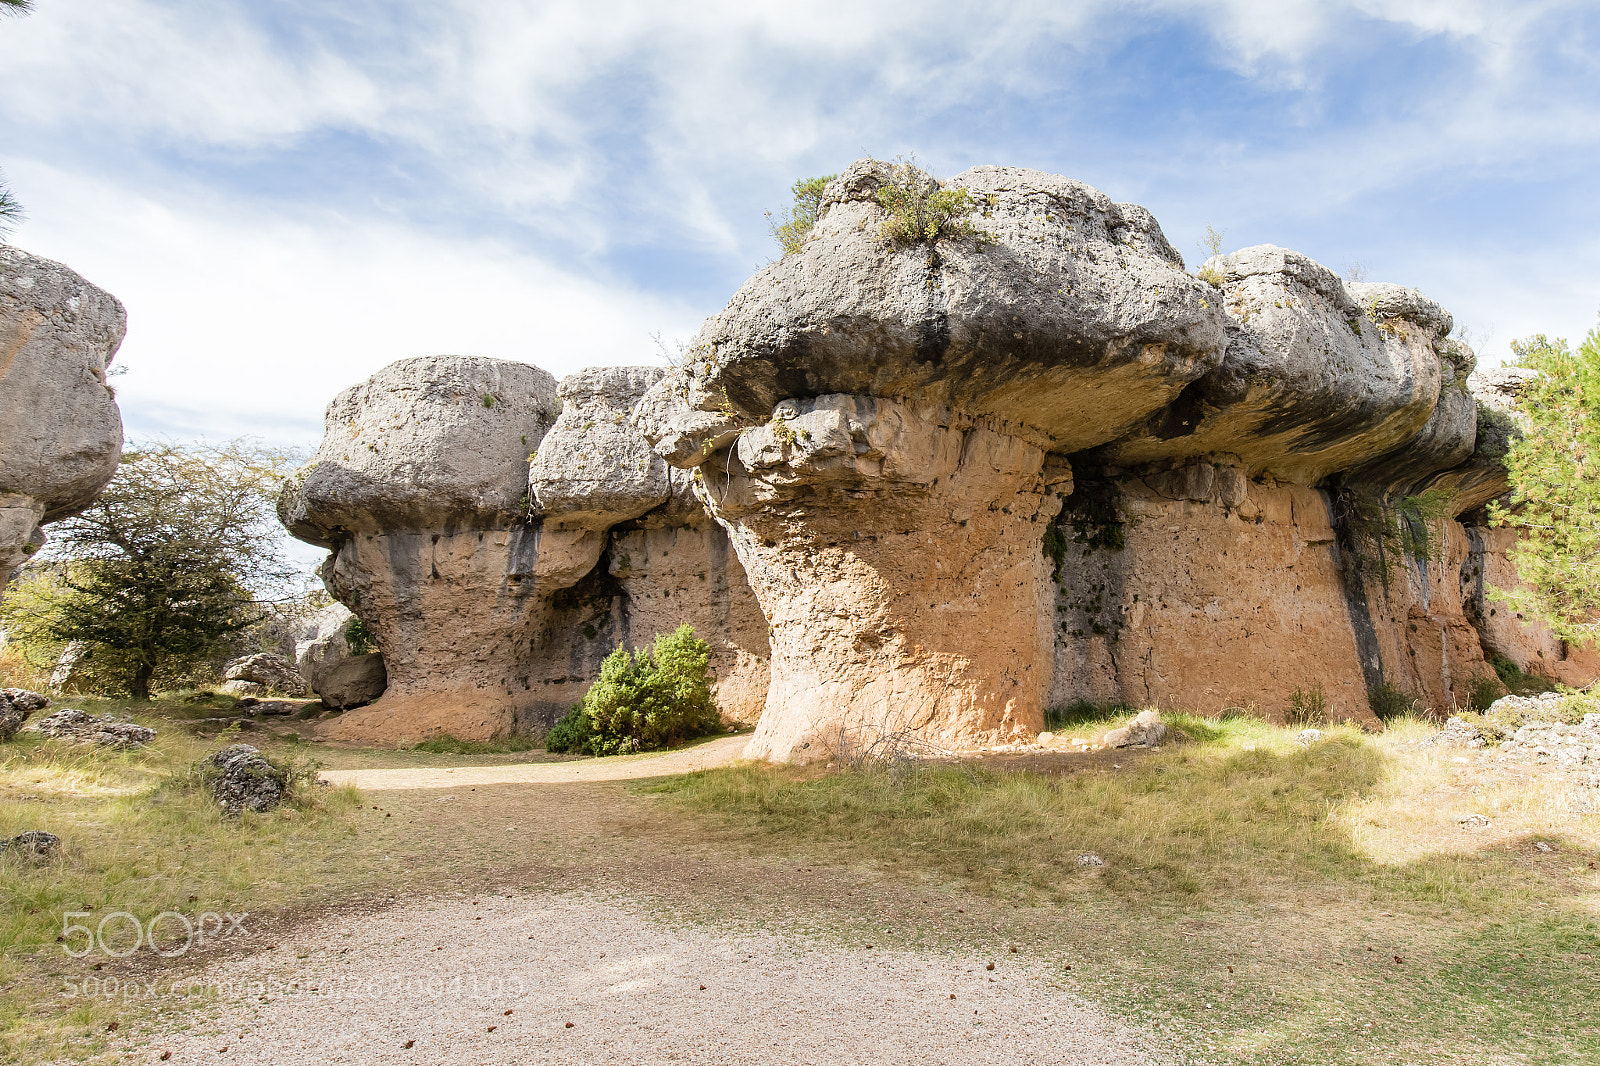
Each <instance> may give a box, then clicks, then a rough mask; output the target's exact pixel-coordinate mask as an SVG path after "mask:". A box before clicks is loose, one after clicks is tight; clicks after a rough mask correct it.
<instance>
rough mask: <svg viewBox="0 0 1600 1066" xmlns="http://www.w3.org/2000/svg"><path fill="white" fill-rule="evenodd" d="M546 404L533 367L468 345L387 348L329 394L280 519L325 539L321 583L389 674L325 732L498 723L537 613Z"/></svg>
mask: <svg viewBox="0 0 1600 1066" xmlns="http://www.w3.org/2000/svg"><path fill="white" fill-rule="evenodd" d="M555 407H556V382H555V379H554V378H553V377H551V376H550V375H549V374H548V373H546V372H545V371H543V370H540V369H539V368H538V367H535V366H530V365H528V364H526V363H513V362H507V361H505V360H499V359H483V358H476V357H469V356H429V357H425V358H417V359H402V360H400V361H399V362H396V363H391V364H390V365H389V366H386V367H384V368H383V369H382V370H380V371H378V372H377V373H376V374H374V375H373V376H372V377H371V378H369V379H368V380H367V381H365V382H362V383H361V384H360V385H356V386H354V387H352V388H349V389H346V390H344V391H343V392H341V393H340V394H339V395H338V396H337V397H335V398H334V400H333V402H332V403H331V404H329V405H328V411H327V416H326V419H325V421H326V432H325V434H324V436H323V440H322V445H321V447H320V448H319V449H318V450H317V454H316V456H315V457H314V458H313V460H312V462H311V463H310V464H308V465H307V466H306V467H304V468H302V470H301V471H300V472H299V473H298V475H297V476H296V477H295V478H294V479H293V480H292V481H291V483H290V484H289V485H288V486H287V487H286V488H285V490H284V493H283V495H282V497H281V498H280V503H279V514H280V516H281V517H282V519H283V521H284V524H285V525H286V526H288V528H289V531H290V532H291V533H293V534H294V535H295V536H297V537H299V538H300V539H302V540H306V541H310V542H311V543H314V544H320V545H322V546H324V547H327V548H328V549H330V551H331V552H332V554H331V555H330V557H329V559H328V562H327V563H326V564H324V566H323V579H324V583H325V584H326V585H327V586H328V588H329V591H330V592H332V593H333V594H334V595H335V596H336V597H337V598H338V599H339V600H341V601H342V602H343V603H345V604H346V605H347V606H349V607H350V609H351V610H353V611H354V612H355V613H356V614H357V615H359V616H360V617H361V619H362V621H363V622H364V623H365V625H366V627H367V629H368V630H369V631H370V632H371V633H372V635H373V637H374V639H375V640H376V641H377V644H378V646H379V647H380V648H381V649H382V650H383V665H384V667H385V668H386V670H387V677H388V688H387V690H386V691H385V692H384V694H383V696H382V698H380V699H379V700H377V701H376V702H375V703H374V704H373V705H372V706H371V707H370V708H368V709H366V710H364V711H363V712H362V714H361V715H360V716H359V718H351V717H350V716H346V717H345V718H344V719H342V720H341V721H340V722H339V723H337V724H336V725H335V726H334V727H332V728H334V729H336V730H343V731H344V735H348V736H352V737H353V736H355V735H356V734H357V733H360V735H362V736H365V737H368V738H374V737H387V738H391V739H392V738H398V737H406V736H412V737H420V736H424V735H427V734H428V733H430V732H439V731H443V732H448V733H451V734H453V735H456V736H472V737H479V738H484V737H490V736H495V735H502V734H504V733H506V732H509V731H510V729H511V726H512V723H513V721H514V718H515V714H516V711H517V709H518V707H520V706H521V705H522V703H523V702H524V701H525V699H526V697H525V696H524V695H523V694H524V693H525V692H526V691H527V687H528V681H527V678H526V677H525V676H523V675H522V671H521V669H520V666H521V664H522V663H523V662H524V661H525V656H524V655H523V652H522V649H523V648H525V647H526V646H527V645H528V643H529V642H530V641H531V640H532V639H533V633H534V630H535V629H536V627H537V624H538V607H539V601H538V597H536V596H533V595H530V594H531V593H532V592H533V586H534V584H535V582H534V581H533V580H532V578H533V576H534V575H533V566H534V563H535V561H536V557H537V542H536V540H535V537H534V535H533V534H534V533H535V530H534V529H532V528H530V527H529V526H528V524H527V522H526V519H527V516H528V513H529V511H530V510H531V506H532V501H531V499H530V498H529V492H528V481H527V461H528V455H529V453H531V452H533V451H535V450H536V449H538V447H539V445H540V442H541V441H542V440H543V439H544V435H545V433H546V431H547V430H548V429H549V427H550V425H551V423H552V422H553V421H554V418H555V414H554V412H555ZM336 669H339V670H343V669H344V665H343V664H341V665H340V666H339V667H337V668H336ZM352 669H359V668H352ZM363 676H365V677H367V678H369V679H370V678H371V677H372V676H373V672H372V671H371V670H370V668H369V670H368V672H367V673H365V674H364V675H363ZM328 684H329V682H326V681H325V682H324V683H323V685H324V687H323V688H319V689H318V691H319V693H321V694H323V695H324V697H326V696H327V690H326V689H327V685H328ZM336 698H338V699H342V698H343V697H342V696H340V697H336Z"/></svg>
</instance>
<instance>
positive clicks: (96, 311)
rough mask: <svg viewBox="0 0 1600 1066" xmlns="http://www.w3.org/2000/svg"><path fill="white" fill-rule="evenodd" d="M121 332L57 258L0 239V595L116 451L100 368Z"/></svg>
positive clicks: (86, 499)
mask: <svg viewBox="0 0 1600 1066" xmlns="http://www.w3.org/2000/svg"><path fill="white" fill-rule="evenodd" d="M126 332H127V315H126V313H125V312H124V311H123V309H122V304H120V303H118V302H117V300H116V298H115V297H113V296H112V295H111V294H109V293H107V292H104V291H103V290H101V289H98V288H96V287H95V286H93V285H91V284H89V283H88V282H87V281H85V280H84V279H83V278H81V277H79V276H78V275H77V274H75V273H74V272H73V271H71V270H69V269H68V268H66V267H65V266H62V265H61V264H60V263H55V262H52V261H50V260H48V259H42V258H40V257H38V256H34V255H29V254H28V253H26V252H24V251H21V250H20V249H17V248H13V247H10V246H9V245H0V591H3V590H4V588H5V585H6V584H7V582H8V581H9V580H10V577H11V573H12V571H14V570H15V569H16V568H17V567H19V566H21V565H22V563H23V561H24V560H26V558H27V557H28V555H30V554H32V552H33V550H35V549H36V548H38V546H39V545H40V544H42V543H43V539H44V538H43V534H42V533H41V531H40V529H39V527H40V525H41V524H42V523H45V522H53V521H56V520H57V519H60V518H66V517H67V516H69V515H73V514H76V513H77V512H78V511H80V510H82V509H83V508H84V507H86V506H88V504H89V503H90V502H91V501H92V500H93V499H94V498H95V496H97V495H98V494H99V493H100V490H101V489H103V488H105V486H106V483H107V482H109V481H110V480H111V476H112V475H113V474H114V473H116V470H117V461H118V460H119V459H120V458H121V456H122V417H121V415H120V414H119V413H118V411H117V403H116V399H115V397H114V394H113V392H112V390H111V388H110V387H109V386H108V385H107V384H106V367H107V366H108V365H109V364H110V362H111V359H112V357H113V356H114V355H115V354H116V351H117V348H118V346H120V345H121V343H122V337H123V334H124V333H126Z"/></svg>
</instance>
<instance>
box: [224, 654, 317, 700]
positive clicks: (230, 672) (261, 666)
mask: <svg viewBox="0 0 1600 1066" xmlns="http://www.w3.org/2000/svg"><path fill="white" fill-rule="evenodd" d="M222 676H223V678H224V679H226V680H227V681H229V682H234V681H243V682H254V683H255V684H257V685H260V686H262V688H263V690H264V691H266V692H278V693H282V694H283V695H285V696H303V695H305V693H306V691H307V689H306V679H305V678H304V677H302V676H301V674H300V670H299V668H298V667H296V666H295V664H294V661H293V660H291V659H288V658H285V657H284V656H282V655H278V654H276V653H274V652H270V651H263V652H257V653H255V654H254V655H245V656H242V657H240V658H238V659H234V660H233V661H231V662H229V663H228V664H227V665H226V666H224V667H223V668H222ZM224 687H225V688H226V686H224ZM261 694H262V693H260V692H249V693H240V695H250V696H259V695H261Z"/></svg>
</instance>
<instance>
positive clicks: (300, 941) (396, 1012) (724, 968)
mask: <svg viewBox="0 0 1600 1066" xmlns="http://www.w3.org/2000/svg"><path fill="white" fill-rule="evenodd" d="M991 963H995V965H993V966H991V965H990V964H991ZM193 987H194V988H195V991H196V993H198V992H199V990H200V989H201V988H202V987H203V988H206V989H208V990H211V991H214V992H215V993H216V994H218V996H219V998H220V1001H221V1002H222V1003H223V1004H224V1005H223V1006H222V1007H221V1009H220V1012H219V1013H218V1014H217V1015H216V1016H215V1017H214V1018H213V1019H212V1020H211V1021H210V1022H209V1023H205V1024H201V1025H199V1026H197V1027H196V1028H194V1029H191V1030H188V1031H183V1032H171V1033H168V1034H164V1035H160V1036H156V1037H155V1038H154V1039H151V1038H149V1037H146V1038H145V1039H144V1040H141V1041H140V1042H139V1046H138V1050H137V1051H135V1050H134V1048H133V1047H130V1048H128V1051H129V1053H131V1054H132V1055H133V1056H134V1058H135V1061H148V1062H157V1061H169V1062H172V1063H185V1062H207V1063H214V1062H217V1061H225V1062H246V1063H263V1064H267V1063H270V1064H284V1063H366V1062H410V1063H446V1064H454V1063H462V1064H466V1063H474V1064H476V1063H526V1062H540V1063H602V1062H603V1063H650V1064H655V1063H664V1062H672V1061H677V1062H690V1063H693V1062H703V1063H829V1064H833V1063H861V1064H874V1066H877V1064H884V1063H906V1064H911V1063H916V1064H919V1066H920V1064H924V1063H1017V1062H1040V1063H1071V1064H1084V1066H1088V1064H1097V1066H1102V1064H1103V1066H1113V1064H1116V1066H1131V1064H1135V1063H1153V1062H1160V1061H1167V1060H1166V1059H1164V1058H1157V1057H1155V1056H1154V1055H1153V1054H1152V1053H1151V1052H1150V1051H1149V1050H1148V1049H1147V1048H1146V1047H1145V1046H1144V1044H1143V1042H1142V1041H1141V1039H1140V1038H1139V1037H1138V1036H1137V1035H1136V1034H1134V1033H1132V1032H1129V1031H1128V1030H1126V1029H1124V1028H1122V1027H1120V1026H1118V1025H1117V1024H1115V1023H1114V1022H1112V1021H1110V1020H1108V1019H1107V1018H1106V1017H1105V1016H1104V1015H1102V1014H1101V1013H1099V1012H1097V1011H1096V1010H1094V1009H1093V1008H1091V1007H1089V1006H1088V1005H1086V1004H1084V1003H1083V1002H1082V1001H1081V1000H1079V999H1077V998H1076V997H1074V996H1072V995H1070V994H1068V993H1067V992H1065V991H1063V990H1062V989H1060V988H1057V987H1053V985H1052V977H1051V973H1050V970H1049V968H1048V967H1047V966H1044V965H1042V964H1040V963H1039V962H1036V961H1030V960H1024V959H1019V958H1018V957H1017V956H1015V955H1004V956H999V957H998V958H994V957H990V958H980V957H976V956H968V957H962V956H959V955H954V954H945V953H938V952H908V951H888V950H882V949H880V948H877V947H874V948H867V947H866V946H864V945H863V946H861V947H859V948H856V949H844V948H840V947H838V946H834V945H828V944H825V943H822V942H819V941H816V940H814V939H810V938H805V937H802V936H794V935H787V936H786V935H782V934H772V933H745V934H739V933H727V934H724V933H720V932H718V931H716V930H714V929H706V928H703V927H683V926H674V925H671V924H668V923H666V922H664V921H663V920H662V919H661V917H660V916H659V915H657V914H651V913H649V912H648V911H646V910H644V909H642V908H640V907H638V906H637V905H630V904H628V903H626V902H618V901H615V900H605V899H601V898H597V897H595V896H593V895H589V894H553V893H547V892H534V893H526V894H524V893H514V894H512V895H510V896H509V897H507V896H505V895H499V896H492V897H486V898H482V899H479V900H460V899H457V900H423V901H416V902H412V903H409V904H407V905H405V906H402V907H397V908H393V909H390V910H388V911H386V912H385V913H383V914H381V915H369V916H359V915H345V916H341V917H338V918H334V919H330V920H327V921H324V922H322V923H319V924H318V925H315V926H313V927H309V928H306V929H303V930H300V931H299V932H298V933H297V934H296V935H295V936H294V938H293V940H292V942H285V943H281V944H279V945H277V946H276V947H275V948H274V949H273V950H271V951H264V952H261V953H259V954H257V955H254V956H252V957H246V958H236V959H233V960H230V961H227V962H225V963H222V964H220V965H217V966H214V967H212V968H211V969H210V970H208V971H207V972H205V973H204V974H201V975H198V976H197V977H196V978H195V979H194V986H193ZM223 1052H225V1053H226V1058H224V1059H221V1060H219V1057H218V1056H219V1053H223ZM164 1053H170V1058H166V1059H163V1058H162V1056H163V1054H164Z"/></svg>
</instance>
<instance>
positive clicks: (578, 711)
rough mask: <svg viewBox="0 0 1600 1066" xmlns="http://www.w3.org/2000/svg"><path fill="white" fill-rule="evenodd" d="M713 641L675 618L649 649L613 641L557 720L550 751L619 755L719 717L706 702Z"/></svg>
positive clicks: (678, 738)
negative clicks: (579, 698) (576, 700)
mask: <svg viewBox="0 0 1600 1066" xmlns="http://www.w3.org/2000/svg"><path fill="white" fill-rule="evenodd" d="M710 659H711V647H710V645H708V644H707V643H706V642H705V641H703V640H701V639H699V638H698V637H696V636H695V635H694V628H693V627H692V626H689V625H681V626H679V627H678V629H677V632H675V633H670V634H667V635H665V636H657V637H656V640H655V644H654V646H653V647H651V648H649V649H641V650H640V651H638V652H630V651H629V650H628V649H627V648H625V647H619V648H617V649H616V650H615V651H613V652H612V653H611V654H610V655H607V656H606V658H605V662H603V663H601V664H600V678H599V680H597V681H596V682H595V683H594V684H593V685H592V686H591V687H590V689H589V691H588V692H587V693H586V694H585V695H584V697H583V702H582V703H580V704H578V705H577V706H576V707H574V708H573V709H572V711H571V712H570V713H568V714H567V715H565V716H564V717H563V718H562V719H561V721H559V722H557V723H556V725H555V728H554V729H552V730H551V731H550V737H549V739H548V740H547V742H546V744H547V747H548V749H549V750H550V751H584V750H588V751H590V752H592V753H593V754H595V755H617V754H620V753H622V752H629V751H651V750H654V749H657V748H668V747H672V746H674V745H676V744H681V743H683V742H684V741H685V740H688V739H689V738H690V737H695V736H699V735H701V734H703V733H709V732H712V731H714V730H716V729H717V728H718V727H719V726H720V725H721V724H722V723H721V719H720V717H719V716H718V714H717V709H716V707H715V706H714V705H713V704H712V702H711V682H710V680H709V679H708V678H707V676H706V665H707V663H708V662H709V661H710Z"/></svg>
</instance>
